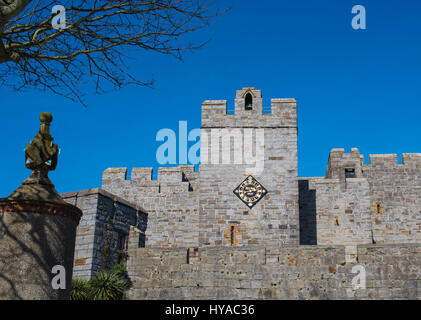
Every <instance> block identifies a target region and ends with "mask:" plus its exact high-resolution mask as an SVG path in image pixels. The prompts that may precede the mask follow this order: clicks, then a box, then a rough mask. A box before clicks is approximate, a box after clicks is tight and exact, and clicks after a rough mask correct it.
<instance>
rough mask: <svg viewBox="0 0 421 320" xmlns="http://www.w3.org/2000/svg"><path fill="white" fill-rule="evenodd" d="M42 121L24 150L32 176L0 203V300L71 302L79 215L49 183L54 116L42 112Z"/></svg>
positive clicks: (53, 156) (53, 160) (55, 149)
mask: <svg viewBox="0 0 421 320" xmlns="http://www.w3.org/2000/svg"><path fill="white" fill-rule="evenodd" d="M40 119H41V128H40V131H39V133H38V134H37V135H36V136H35V138H34V140H33V141H31V142H30V143H29V144H28V147H27V148H26V150H25V155H26V167H27V168H28V169H31V170H32V174H31V176H30V177H29V178H28V179H26V180H25V181H24V182H23V183H22V184H21V185H20V187H19V188H18V189H16V190H15V191H14V192H13V193H12V194H11V195H10V196H9V197H7V198H4V199H0V299H25V300H34V299H40V300H57V299H60V300H61V299H69V293H70V289H71V280H72V272H73V255H74V248H75V237H76V227H77V225H78V224H79V220H80V218H81V216H82V211H81V210H80V209H78V208H77V207H75V206H73V205H71V204H69V203H67V202H65V201H64V200H63V199H62V198H61V197H60V195H59V194H58V193H57V192H56V190H55V188H54V185H53V184H52V182H51V181H50V179H49V178H48V171H50V170H54V169H55V167H56V165H57V155H58V146H57V145H56V144H54V143H53V138H52V137H51V134H50V132H49V126H50V123H51V121H52V116H51V115H50V114H49V113H46V112H45V113H43V114H41V117H40ZM63 271H64V272H65V273H63ZM62 275H63V276H62ZM62 279H64V281H63V280H62ZM64 282H65V283H64Z"/></svg>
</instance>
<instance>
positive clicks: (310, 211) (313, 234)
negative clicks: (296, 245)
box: [298, 180, 317, 245]
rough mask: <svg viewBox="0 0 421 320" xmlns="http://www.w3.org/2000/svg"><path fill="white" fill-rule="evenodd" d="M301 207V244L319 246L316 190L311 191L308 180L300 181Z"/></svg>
mask: <svg viewBox="0 0 421 320" xmlns="http://www.w3.org/2000/svg"><path fill="white" fill-rule="evenodd" d="M298 186H299V206H300V211H299V213H300V244H301V245H317V213H316V190H310V189H309V181H308V180H300V181H298Z"/></svg>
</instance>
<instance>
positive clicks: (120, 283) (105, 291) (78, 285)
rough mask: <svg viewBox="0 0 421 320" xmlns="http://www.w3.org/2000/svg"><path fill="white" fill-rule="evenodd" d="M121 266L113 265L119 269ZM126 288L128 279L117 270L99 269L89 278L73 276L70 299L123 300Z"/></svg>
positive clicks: (125, 297)
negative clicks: (99, 270)
mask: <svg viewBox="0 0 421 320" xmlns="http://www.w3.org/2000/svg"><path fill="white" fill-rule="evenodd" d="M123 267H124V265H123ZM121 268H122V267H121V266H118V265H116V267H115V269H117V270H119V271H121ZM124 271H125V267H124ZM127 289H128V281H127V280H126V279H125V278H124V276H122V275H121V274H119V273H117V272H108V271H101V272H98V273H97V275H96V276H95V277H94V278H93V279H91V280H85V279H79V278H74V279H73V280H72V289H71V291H70V300H125V299H127V296H126V290H127Z"/></svg>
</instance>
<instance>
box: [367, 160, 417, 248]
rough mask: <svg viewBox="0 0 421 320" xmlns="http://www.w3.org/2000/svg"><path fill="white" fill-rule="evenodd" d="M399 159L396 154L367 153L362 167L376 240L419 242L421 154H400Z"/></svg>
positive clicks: (383, 241) (382, 241) (380, 241)
mask: <svg viewBox="0 0 421 320" xmlns="http://www.w3.org/2000/svg"><path fill="white" fill-rule="evenodd" d="M402 160H403V161H402V162H403V163H402V164H398V163H397V155H396V154H392V155H370V164H368V165H365V166H364V168H363V170H364V175H365V176H366V177H367V180H368V183H369V185H370V195H371V217H372V225H373V233H374V235H373V238H374V240H375V241H376V243H414V242H421V154H403V157H402ZM377 205H380V213H378V212H377V211H378V209H377Z"/></svg>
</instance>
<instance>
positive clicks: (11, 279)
mask: <svg viewBox="0 0 421 320" xmlns="http://www.w3.org/2000/svg"><path fill="white" fill-rule="evenodd" d="M75 231H76V222H74V221H72V220H71V219H67V218H63V217H60V216H55V215H52V214H51V215H48V214H37V213H26V212H20V213H17V212H3V213H1V215H0V299H14V300H21V299H31V300H32V299H67V298H68V296H69V291H70V288H71V278H72V272H71V270H68V266H72V263H73V251H72V250H71V249H72V247H73V246H72V245H69V243H74V241H75V239H74V237H75ZM55 265H61V266H64V267H65V269H66V289H60V290H55V289H53V288H52V285H51V281H52V278H53V277H54V276H55V275H54V274H52V268H53V266H55Z"/></svg>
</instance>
